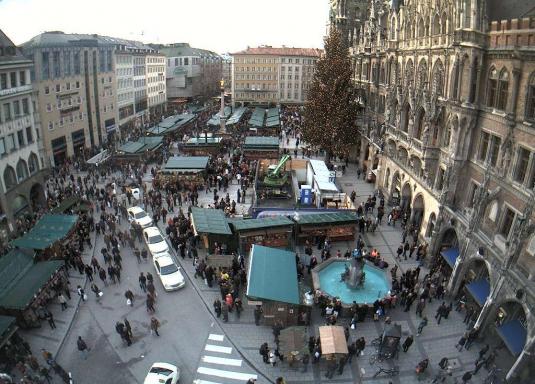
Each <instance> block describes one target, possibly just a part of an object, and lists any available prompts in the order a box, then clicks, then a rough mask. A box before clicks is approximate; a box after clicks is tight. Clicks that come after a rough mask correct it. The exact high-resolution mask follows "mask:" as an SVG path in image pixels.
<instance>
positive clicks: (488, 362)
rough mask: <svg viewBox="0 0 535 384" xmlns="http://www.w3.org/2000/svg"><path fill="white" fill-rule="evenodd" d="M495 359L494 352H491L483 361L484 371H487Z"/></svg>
mask: <svg viewBox="0 0 535 384" xmlns="http://www.w3.org/2000/svg"><path fill="white" fill-rule="evenodd" d="M495 359H496V351H492V352H491V353H490V354H489V355H488V356H487V358H486V359H485V369H486V370H489V369H490V367H491V366H492V364H494V360H495Z"/></svg>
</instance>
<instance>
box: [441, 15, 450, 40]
mask: <svg viewBox="0 0 535 384" xmlns="http://www.w3.org/2000/svg"><path fill="white" fill-rule="evenodd" d="M440 33H441V34H443V35H447V34H448V16H447V15H446V12H444V13H443V14H442V21H441V22H440Z"/></svg>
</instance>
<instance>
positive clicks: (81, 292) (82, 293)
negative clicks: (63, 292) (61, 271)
mask: <svg viewBox="0 0 535 384" xmlns="http://www.w3.org/2000/svg"><path fill="white" fill-rule="evenodd" d="M76 291H77V292H78V296H80V297H81V298H82V301H86V300H87V295H86V294H85V291H84V289H83V288H82V287H81V286H78V287H77V288H76Z"/></svg>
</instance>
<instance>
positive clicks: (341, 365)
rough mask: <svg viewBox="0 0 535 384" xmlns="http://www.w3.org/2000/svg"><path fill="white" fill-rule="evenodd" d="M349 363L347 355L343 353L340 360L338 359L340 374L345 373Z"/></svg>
mask: <svg viewBox="0 0 535 384" xmlns="http://www.w3.org/2000/svg"><path fill="white" fill-rule="evenodd" d="M346 363H347V356H345V355H343V356H342V357H340V360H339V361H338V374H339V375H341V374H342V373H344V367H345V365H346Z"/></svg>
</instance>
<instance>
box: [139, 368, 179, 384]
mask: <svg viewBox="0 0 535 384" xmlns="http://www.w3.org/2000/svg"><path fill="white" fill-rule="evenodd" d="M179 378H180V370H179V369H178V367H176V366H174V365H173V364H168V363H154V364H152V367H150V370H149V373H147V377H145V380H144V381H143V384H176V383H178V379H179Z"/></svg>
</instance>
